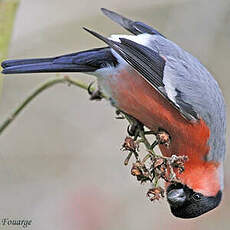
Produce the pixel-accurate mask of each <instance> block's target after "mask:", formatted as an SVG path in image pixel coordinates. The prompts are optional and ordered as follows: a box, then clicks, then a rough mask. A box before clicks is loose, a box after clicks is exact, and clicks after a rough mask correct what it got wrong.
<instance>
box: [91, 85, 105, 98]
mask: <svg viewBox="0 0 230 230" xmlns="http://www.w3.org/2000/svg"><path fill="white" fill-rule="evenodd" d="M93 83H94V82H91V83H90V84H89V86H88V93H89V95H90V100H96V101H100V100H101V99H103V94H102V92H101V91H100V90H92V89H91V88H92V85H93Z"/></svg>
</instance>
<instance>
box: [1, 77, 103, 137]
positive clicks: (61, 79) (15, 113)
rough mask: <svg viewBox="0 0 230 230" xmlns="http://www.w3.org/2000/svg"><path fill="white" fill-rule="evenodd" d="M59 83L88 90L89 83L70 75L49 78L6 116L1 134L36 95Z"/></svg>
mask: <svg viewBox="0 0 230 230" xmlns="http://www.w3.org/2000/svg"><path fill="white" fill-rule="evenodd" d="M59 83H67V84H70V85H74V86H77V87H79V88H81V89H85V90H88V85H87V84H85V83H83V82H80V81H78V80H74V79H72V78H70V77H68V76H64V77H56V78H53V79H49V80H47V81H46V82H45V83H43V84H41V85H40V86H39V87H38V88H36V89H35V90H34V91H32V93H31V94H30V95H29V96H28V97H27V98H26V99H25V100H23V101H22V103H21V104H20V105H19V106H18V107H16V109H15V110H14V111H13V112H12V113H11V114H10V115H9V116H8V117H7V118H6V120H5V121H4V122H3V123H2V124H1V125H0V135H1V134H2V132H3V131H4V130H5V129H6V128H7V127H8V125H10V124H11V122H12V121H13V120H14V119H15V118H16V117H17V116H18V115H19V114H20V112H22V110H23V109H24V108H25V107H26V106H27V105H28V104H29V103H30V102H31V101H32V100H33V99H34V98H35V97H36V96H38V95H39V94H40V93H41V92H43V91H44V90H46V89H48V88H50V87H52V86H54V85H56V84H59ZM91 90H92V91H95V89H94V88H92V87H91ZM102 97H103V98H106V97H105V96H104V95H102Z"/></svg>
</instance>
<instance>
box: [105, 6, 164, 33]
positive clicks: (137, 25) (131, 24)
mask: <svg viewBox="0 0 230 230" xmlns="http://www.w3.org/2000/svg"><path fill="white" fill-rule="evenodd" d="M101 10H102V12H103V13H104V15H106V16H107V17H109V18H110V19H111V20H113V21H114V22H116V23H118V24H119V25H121V26H122V27H123V28H125V29H126V30H128V31H129V32H131V33H132V34H135V35H138V34H143V33H147V34H157V35H160V36H162V37H164V35H162V34H161V33H159V32H158V31H157V30H155V29H154V28H152V27H151V26H148V25H146V24H144V23H143V22H135V21H132V20H130V19H128V18H125V17H123V16H121V15H120V14H118V13H115V12H113V11H110V10H107V9H105V8H101Z"/></svg>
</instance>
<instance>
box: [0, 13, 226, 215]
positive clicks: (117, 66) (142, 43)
mask: <svg viewBox="0 0 230 230" xmlns="http://www.w3.org/2000/svg"><path fill="white" fill-rule="evenodd" d="M102 12H103V13H104V14H105V15H106V16H108V17H109V18H110V19H112V20H113V21H114V22H116V23H118V24H119V25H121V26H122V27H123V28H125V29H126V30H128V31H129V32H130V33H131V34H132V35H112V36H111V37H109V38H106V37H104V36H102V35H100V34H98V33H96V32H93V31H91V30H88V29H85V30H86V31H88V32H89V33H91V34H92V35H94V36H95V37H97V38H99V39H100V40H102V41H103V42H105V43H106V44H107V46H106V47H103V48H95V49H90V50H86V51H82V52H78V53H72V54H68V55H62V56H58V57H51V58H36V59H19V60H6V61H4V62H2V64H1V65H2V68H3V71H2V73H4V74H19V73H47V72H84V73H88V74H92V75H94V76H96V77H97V80H98V86H99V89H100V90H101V91H102V92H103V94H104V95H106V96H107V97H109V98H110V100H111V104H112V105H114V106H115V107H116V108H119V109H120V110H121V111H124V112H125V113H127V114H129V115H131V116H133V117H134V118H136V119H137V120H138V121H140V122H141V123H142V124H143V125H145V126H146V127H148V128H149V129H150V130H152V131H154V132H157V130H159V129H163V130H166V131H167V132H168V133H169V135H170V138H171V140H170V145H169V146H168V147H166V146H164V145H159V147H160V150H161V152H162V154H163V155H164V156H168V157H170V156H172V155H173V154H175V155H178V156H182V155H186V156H188V161H187V162H185V165H184V166H185V170H184V172H183V173H181V174H179V175H178V177H179V178H178V179H179V180H180V182H178V183H172V184H169V185H168V186H167V191H166V194H167V201H168V203H169V205H170V209H171V212H172V214H173V215H175V216H176V217H180V218H194V217H197V216H200V215H202V214H204V213H206V212H208V211H210V210H212V209H214V208H215V207H217V206H218V205H219V203H220V201H221V197H222V190H223V161H224V156H225V149H226V114H225V103H224V99H223V95H222V93H221V90H220V88H219V86H218V83H217V82H216V80H215V79H214V78H213V77H212V75H211V74H210V73H209V72H208V70H207V69H206V68H205V67H204V66H203V65H202V64H201V63H200V62H199V61H198V60H197V59H196V58H195V57H193V56H192V55H191V54H190V53H188V52H186V51H185V50H183V49H182V48H180V47H179V46H178V45H176V44H175V43H174V42H172V41H170V40H168V39H167V38H166V37H165V36H164V35H162V34H161V33H159V32H158V31H157V30H155V29H154V28H152V27H150V26H148V25H146V24H144V23H142V22H138V21H132V20H130V19H128V18H125V17H123V16H121V15H119V14H117V13H115V12H112V11H109V10H107V9H102Z"/></svg>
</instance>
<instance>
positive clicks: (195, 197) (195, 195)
mask: <svg viewBox="0 0 230 230" xmlns="http://www.w3.org/2000/svg"><path fill="white" fill-rule="evenodd" d="M192 198H193V199H194V200H200V199H201V195H200V194H199V193H194V194H193V195H192Z"/></svg>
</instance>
